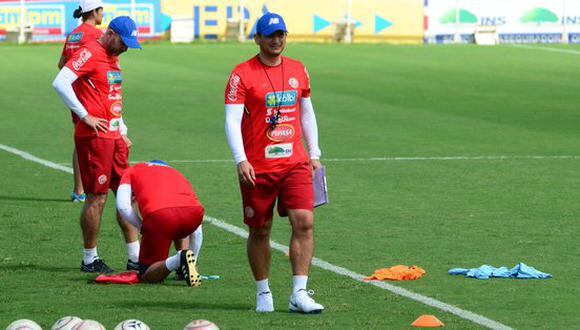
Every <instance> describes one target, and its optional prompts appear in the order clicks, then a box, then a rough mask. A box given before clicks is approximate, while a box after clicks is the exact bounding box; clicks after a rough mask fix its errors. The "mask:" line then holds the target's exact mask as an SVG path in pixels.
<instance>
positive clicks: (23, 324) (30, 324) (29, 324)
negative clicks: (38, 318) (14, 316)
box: [6, 319, 42, 330]
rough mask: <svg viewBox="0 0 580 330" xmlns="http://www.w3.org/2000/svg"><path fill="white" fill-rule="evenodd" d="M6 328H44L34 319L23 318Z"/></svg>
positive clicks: (23, 329) (7, 329)
mask: <svg viewBox="0 0 580 330" xmlns="http://www.w3.org/2000/svg"><path fill="white" fill-rule="evenodd" d="M6 330H42V328H41V327H40V325H38V324H37V323H36V322H34V321H31V320H27V319H22V320H16V321H14V322H12V323H10V325H9V326H8V327H7V328H6Z"/></svg>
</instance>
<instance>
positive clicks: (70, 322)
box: [50, 316, 83, 330]
mask: <svg viewBox="0 0 580 330" xmlns="http://www.w3.org/2000/svg"><path fill="white" fill-rule="evenodd" d="M82 321H83V320H81V319H80V318H78V317H76V316H65V317H63V318H61V319H60V320H58V321H56V322H54V324H53V325H52V328H50V329H51V330H72V329H73V328H74V327H75V326H76V325H77V324H79V323H81V322H82Z"/></svg>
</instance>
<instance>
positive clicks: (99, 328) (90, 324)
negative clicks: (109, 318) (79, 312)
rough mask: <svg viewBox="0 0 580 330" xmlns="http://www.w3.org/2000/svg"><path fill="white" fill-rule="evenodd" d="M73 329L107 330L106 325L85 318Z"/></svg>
mask: <svg viewBox="0 0 580 330" xmlns="http://www.w3.org/2000/svg"><path fill="white" fill-rule="evenodd" d="M73 330H106V329H105V326H104V325H102V324H100V323H99V322H97V321H95V320H84V321H82V322H81V323H79V324H77V325H75V326H74V327H73Z"/></svg>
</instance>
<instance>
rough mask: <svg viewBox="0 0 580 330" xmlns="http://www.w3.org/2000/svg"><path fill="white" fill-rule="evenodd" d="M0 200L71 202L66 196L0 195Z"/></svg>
mask: <svg viewBox="0 0 580 330" xmlns="http://www.w3.org/2000/svg"><path fill="white" fill-rule="evenodd" d="M0 200H4V201H21V202H55V203H72V202H71V201H70V199H67V198H60V199H59V198H41V197H22V196H4V195H0Z"/></svg>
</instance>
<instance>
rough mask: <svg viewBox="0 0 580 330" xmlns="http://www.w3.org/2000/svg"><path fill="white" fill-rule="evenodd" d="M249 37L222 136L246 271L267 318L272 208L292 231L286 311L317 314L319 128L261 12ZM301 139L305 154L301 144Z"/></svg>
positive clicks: (277, 29)
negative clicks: (313, 273)
mask: <svg viewBox="0 0 580 330" xmlns="http://www.w3.org/2000/svg"><path fill="white" fill-rule="evenodd" d="M256 31H257V33H256V35H255V37H254V41H255V43H256V44H257V45H258V46H259V48H260V52H259V54H258V55H256V56H254V57H252V58H251V59H249V60H248V61H246V62H243V63H241V64H239V65H237V66H236V67H235V68H234V70H233V71H232V73H231V75H230V79H229V81H228V83H227V86H226V91H225V111H226V125H225V126H226V127H225V129H226V136H227V139H228V144H229V146H230V149H231V151H232V154H233V156H234V160H235V162H236V165H237V171H238V177H239V181H240V189H241V193H242V203H243V213H244V223H246V225H248V227H249V231H250V234H249V237H248V243H247V252H248V258H249V261H250V267H251V269H252V272H253V274H254V279H255V280H256V289H257V293H256V297H257V302H256V311H257V312H273V311H274V303H273V296H272V293H271V292H270V288H269V283H268V276H269V271H270V260H271V249H270V231H271V228H272V216H273V209H274V205H275V204H276V201H277V208H278V213H279V214H280V216H288V217H289V218H290V224H291V226H292V236H291V238H290V262H291V264H292V274H293V276H292V287H293V292H292V295H291V296H290V302H289V304H288V308H289V310H290V311H291V312H299V313H320V312H322V311H323V310H324V307H323V306H322V305H320V304H318V303H316V302H315V301H314V300H313V299H312V298H311V297H310V295H309V293H308V290H307V281H308V273H309V270H310V262H311V260H312V256H313V252H314V234H313V225H314V214H313V204H314V192H313V186H312V173H313V170H314V169H316V168H319V167H321V166H322V165H321V163H320V161H319V158H320V155H321V152H320V149H319V147H318V128H317V124H316V118H315V115H314V110H313V107H312V102H311V100H310V81H309V77H308V72H307V71H306V68H305V67H304V65H303V64H302V63H301V62H299V61H296V60H293V59H291V58H288V57H284V56H282V52H283V51H284V47H285V46H286V36H287V30H286V25H285V23H284V20H283V19H282V17H281V16H280V15H277V14H274V13H268V14H265V15H264V16H262V17H261V18H260V19H259V20H258V23H257V29H256ZM303 136H304V139H305V141H306V145H307V147H308V153H307V152H306V150H305V149H304V147H303V145H302V137H303Z"/></svg>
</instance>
